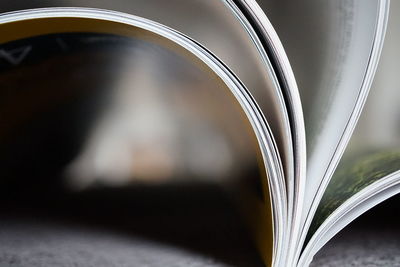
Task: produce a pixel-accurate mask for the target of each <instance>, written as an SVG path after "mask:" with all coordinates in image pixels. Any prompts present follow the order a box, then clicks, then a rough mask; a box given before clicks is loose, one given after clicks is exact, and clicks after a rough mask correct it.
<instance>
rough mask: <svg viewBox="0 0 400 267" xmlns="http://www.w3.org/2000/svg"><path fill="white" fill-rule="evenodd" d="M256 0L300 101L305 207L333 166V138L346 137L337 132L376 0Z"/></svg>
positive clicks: (349, 105) (360, 78)
mask: <svg viewBox="0 0 400 267" xmlns="http://www.w3.org/2000/svg"><path fill="white" fill-rule="evenodd" d="M259 2H260V4H261V5H262V6H263V9H264V11H265V12H266V14H267V15H268V17H269V18H270V20H271V23H272V25H273V26H274V27H275V29H276V31H277V33H278V35H279V36H280V38H281V39H282V43H283V45H284V47H285V49H286V52H287V54H288V57H289V60H290V63H291V65H292V67H293V71H294V74H295V76H296V80H297V83H298V86H299V90H300V95H301V100H302V103H303V109H304V115H305V126H306V137H307V181H306V188H307V189H306V190H307V191H306V194H305V196H306V197H305V208H304V211H305V212H307V211H308V210H309V208H310V206H311V205H312V203H313V201H314V197H315V194H316V192H317V191H318V188H319V187H320V184H321V180H323V179H324V177H325V176H326V175H328V176H329V174H327V173H326V171H327V170H328V168H329V167H330V166H335V161H332V158H333V157H334V155H335V154H336V153H338V151H337V148H338V146H339V145H338V144H339V143H342V142H344V143H346V140H344V139H343V138H342V137H343V135H344V133H345V132H346V130H347V126H348V121H349V120H350V118H351V116H352V112H353V110H354V108H355V105H356V102H357V100H358V97H359V94H360V90H361V89H362V87H363V84H364V83H365V80H364V78H365V76H364V75H365V72H366V69H367V66H368V64H370V62H369V60H370V53H371V49H372V45H373V41H374V38H375V30H376V23H377V17H378V11H379V1H375V0H372V1H312V0H309V1H301V2H293V1H272V0H271V1H268V0H263V1H259ZM339 153H340V151H339ZM325 179H329V177H327V178H325Z"/></svg>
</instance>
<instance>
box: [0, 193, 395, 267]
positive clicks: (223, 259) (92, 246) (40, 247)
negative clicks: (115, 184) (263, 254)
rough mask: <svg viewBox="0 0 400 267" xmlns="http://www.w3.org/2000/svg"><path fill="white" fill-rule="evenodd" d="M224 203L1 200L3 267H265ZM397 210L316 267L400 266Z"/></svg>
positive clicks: (129, 197)
mask: <svg viewBox="0 0 400 267" xmlns="http://www.w3.org/2000/svg"><path fill="white" fill-rule="evenodd" d="M10 196H12V197H10ZM223 196H224V194H222V193H221V191H220V190H219V189H218V188H215V187H210V186H198V185H196V186H184V187H160V188H148V187H135V188H130V189H124V190H117V189H115V190H107V191H104V190H93V191H92V192H89V193H85V194H78V195H75V194H72V195H68V194H67V195H64V194H59V192H54V194H36V195H35V194H33V195H26V194H19V195H18V194H17V195H9V196H4V197H1V199H0V200H1V218H0V266H1V267H2V266H18V267H25V266H26V267H28V266H29V267H34V266H96V267H102V266H107V267H112V266H118V267H119V266H149V267H151V266H193V267H197V266H199V267H200V266H249V267H251V266H263V265H262V263H261V260H260V258H259V256H258V254H257V252H256V250H255V248H254V247H253V246H252V243H251V240H250V239H249V238H248V235H247V232H246V230H245V227H244V226H243V224H242V223H241V222H240V220H239V218H240V217H239V216H238V214H237V213H236V212H235V210H234V209H233V208H232V206H231V204H230V203H229V201H228V200H227V199H226V198H225V197H223ZM398 203H400V201H399V199H394V200H391V201H389V202H387V203H385V204H384V205H381V206H379V207H378V208H375V209H374V210H373V211H372V212H370V213H368V214H366V215H365V216H363V217H362V218H360V219H359V220H357V221H356V222H355V223H353V224H351V225H350V227H348V228H346V230H344V231H343V232H342V233H341V234H339V235H338V236H337V237H336V238H334V240H332V241H331V242H329V243H328V245H327V246H326V247H324V249H323V250H322V251H321V252H320V253H318V255H317V256H316V257H315V258H314V261H313V263H312V266H313V267H315V266H400V238H399V237H400V230H399V229H400V227H399V226H400V224H399V222H400V218H399V217H400V216H398V212H397V213H396V212H395V211H396V210H397V211H398V209H396V208H395V207H396V206H398Z"/></svg>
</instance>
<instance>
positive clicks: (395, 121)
mask: <svg viewBox="0 0 400 267" xmlns="http://www.w3.org/2000/svg"><path fill="white" fill-rule="evenodd" d="M390 12H391V14H390V17H389V24H388V31H387V34H386V39H385V44H384V48H383V52H382V57H381V60H380V63H379V66H378V71H377V74H376V76H375V80H374V83H373V86H372V88H371V92H370V94H369V96H368V100H367V103H366V105H365V108H364V110H363V113H362V115H361V117H360V120H359V123H358V125H357V127H356V130H355V132H354V134H353V136H352V137H351V140H350V143H349V146H348V147H347V148H346V151H345V154H344V156H343V159H342V161H341V163H340V164H339V166H338V168H337V170H336V172H335V174H334V176H333V178H332V180H331V182H330V183H329V185H328V187H327V190H326V192H325V194H324V196H323V198H322V200H321V203H320V205H319V207H318V210H317V213H316V214H315V218H314V221H313V224H312V228H311V229H310V232H309V236H310V235H312V233H313V232H314V231H315V230H316V229H317V228H318V226H319V225H321V223H323V221H324V220H325V219H326V218H327V217H328V216H329V215H330V214H331V213H332V212H333V211H334V210H335V209H337V208H338V207H339V206H340V205H341V204H342V203H344V202H345V201H346V200H347V199H349V198H350V197H352V196H353V195H354V194H356V193H357V192H359V191H361V190H362V189H364V188H366V187H367V186H368V185H370V184H372V183H374V182H376V181H378V180H379V179H381V178H384V177H385V176H387V175H389V174H391V173H393V172H395V171H398V170H399V169H400V122H399V117H400V107H399V105H398V101H399V99H400V91H399V84H400V78H399V75H398V70H399V68H400V63H399V61H398V59H399V58H400V50H399V49H398V45H399V44H400V30H399V28H398V25H399V23H400V19H399V16H398V14H399V12H400V4H399V3H397V2H395V3H392V5H391V10H390Z"/></svg>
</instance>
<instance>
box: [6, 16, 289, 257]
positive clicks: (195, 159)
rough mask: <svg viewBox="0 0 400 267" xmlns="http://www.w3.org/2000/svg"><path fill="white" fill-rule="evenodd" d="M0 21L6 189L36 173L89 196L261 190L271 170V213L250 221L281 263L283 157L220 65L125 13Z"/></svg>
mask: <svg viewBox="0 0 400 267" xmlns="http://www.w3.org/2000/svg"><path fill="white" fill-rule="evenodd" d="M0 22H1V29H2V32H3V33H5V34H3V35H2V36H1V50H0V52H1V53H0V58H1V65H0V66H1V74H0V82H1V83H2V86H1V87H2V92H1V93H2V97H1V104H0V107H1V112H0V114H1V118H0V119H1V120H2V125H3V126H4V127H2V129H1V134H0V136H1V137H0V138H1V147H2V149H1V154H2V155H1V158H2V159H3V160H2V168H1V171H2V173H3V175H2V177H4V179H2V181H1V182H2V184H3V185H4V186H5V187H2V188H3V189H4V188H8V189H10V190H12V189H13V188H14V186H16V187H19V186H22V185H23V184H24V183H25V182H27V180H26V179H27V177H29V180H30V181H35V187H33V188H32V190H34V189H35V188H41V187H42V186H43V187H44V188H45V189H46V188H47V189H48V190H53V189H54V188H59V187H61V188H63V190H67V191H71V192H78V193H79V192H80V191H81V190H86V189H87V188H90V187H93V186H102V187H115V186H117V187H118V186H123V185H126V184H132V183H133V184H137V183H140V184H143V183H145V184H148V185H155V184H158V185H159V184H165V183H170V182H172V183H177V182H184V183H187V182H192V181H206V182H214V183H220V182H222V181H224V180H227V179H229V180H232V179H233V180H245V181H246V183H249V182H250V183H251V182H252V181H259V180H260V179H262V178H260V177H258V176H259V175H261V176H265V175H263V174H265V173H266V174H267V175H268V177H264V180H262V183H263V185H262V186H261V188H259V189H260V190H261V193H260V194H259V195H258V197H259V203H260V204H259V205H260V206H262V209H260V211H261V212H262V214H252V215H253V217H255V218H256V223H257V222H259V221H262V222H264V223H265V224H263V225H259V227H261V229H259V230H260V231H261V230H262V233H263V235H262V236H259V238H260V239H261V240H262V241H263V249H264V251H263V253H264V257H265V259H266V262H267V263H269V262H270V261H271V258H272V252H273V242H276V238H275V235H277V233H279V226H280V225H282V220H283V215H282V214H281V213H279V209H277V206H272V208H273V209H272V211H271V202H270V194H271V195H272V196H274V197H275V198H276V199H277V200H279V199H283V197H282V196H280V195H279V192H281V191H280V190H277V188H276V186H277V185H276V184H274V183H273V182H271V181H267V180H266V179H270V177H276V176H277V175H278V174H277V173H278V172H279V170H280V166H279V165H276V164H277V163H278V162H279V158H278V155H277V154H276V148H275V147H274V142H273V140H272V138H271V135H270V134H271V132H270V130H269V128H268V126H267V125H266V122H265V121H264V120H263V116H262V115H261V114H260V113H259V112H258V109H257V106H256V104H255V103H254V102H253V100H252V98H251V96H250V95H249V94H248V92H247V91H246V89H245V88H244V87H243V86H242V84H241V83H240V82H239V81H238V80H237V79H236V77H235V76H234V75H232V73H231V72H229V71H228V70H227V69H226V68H225V67H224V65H223V64H222V63H221V62H219V61H218V60H216V59H215V58H213V57H212V55H211V54H209V53H208V51H206V50H204V49H203V48H202V47H200V46H198V45H197V44H196V43H194V42H192V41H191V40H189V39H187V38H185V37H184V36H181V35H179V34H178V33H176V32H174V31H171V30H169V29H166V28H164V27H162V26H161V25H159V24H155V23H152V22H151V21H147V20H143V19H140V18H137V17H133V16H127V15H124V14H120V13H112V12H105V11H93V10H79V9H63V10H57V9H47V10H36V11H27V12H20V13H15V14H7V15H3V16H1V17H0ZM222 107H223V108H222ZM238 151H240V153H238ZM259 163H260V164H259ZM257 173H258V174H257ZM260 173H261V174H260ZM28 174H29V175H28ZM281 175H282V174H281ZM7 186H8V187H7ZM268 186H270V191H269V190H268ZM274 186H275V187H274ZM28 188H29V187H28ZM273 205H276V203H273ZM271 212H272V213H273V218H274V220H278V221H274V222H273V221H272V217H271ZM275 213H276V214H275ZM257 216H260V217H263V218H264V219H260V218H257ZM272 227H274V228H272ZM280 231H281V230H280Z"/></svg>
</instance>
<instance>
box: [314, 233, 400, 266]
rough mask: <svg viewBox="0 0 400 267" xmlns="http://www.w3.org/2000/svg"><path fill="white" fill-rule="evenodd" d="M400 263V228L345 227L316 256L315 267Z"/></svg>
mask: <svg viewBox="0 0 400 267" xmlns="http://www.w3.org/2000/svg"><path fill="white" fill-rule="evenodd" d="M317 266H321V267H336V266H365V267H376V266H382V267H383V266H385V267H386V266H400V231H399V229H379V228H378V229H377V228H370V229H365V228H364V229H357V228H355V227H353V228H351V229H350V228H349V229H345V230H344V231H343V233H340V234H339V235H338V236H337V237H336V238H334V239H333V240H331V241H330V242H328V244H327V245H326V246H325V247H323V248H322V250H321V251H320V252H319V253H318V254H317V255H316V256H315V257H314V260H313V262H312V264H311V267H317Z"/></svg>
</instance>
